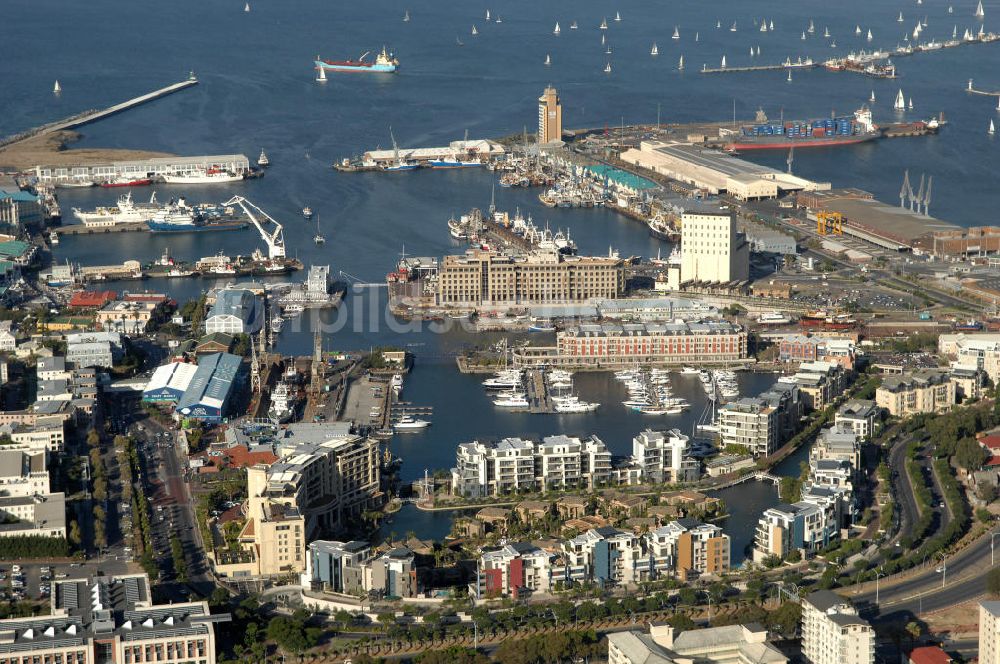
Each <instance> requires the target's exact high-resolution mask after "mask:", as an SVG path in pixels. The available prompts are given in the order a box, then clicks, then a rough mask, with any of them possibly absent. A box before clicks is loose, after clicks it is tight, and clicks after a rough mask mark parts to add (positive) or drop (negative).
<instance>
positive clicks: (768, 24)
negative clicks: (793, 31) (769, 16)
mask: <svg viewBox="0 0 1000 664" xmlns="http://www.w3.org/2000/svg"><path fill="white" fill-rule="evenodd" d="M767 29H768V30H770V31H771V32H774V21H773V20H771V21H768V22H767Z"/></svg>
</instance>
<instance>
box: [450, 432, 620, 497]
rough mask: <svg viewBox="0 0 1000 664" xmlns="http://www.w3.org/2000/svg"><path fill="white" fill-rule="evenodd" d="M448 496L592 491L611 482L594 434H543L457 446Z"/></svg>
mask: <svg viewBox="0 0 1000 664" xmlns="http://www.w3.org/2000/svg"><path fill="white" fill-rule="evenodd" d="M451 478H452V484H451V486H452V492H453V493H454V494H455V495H460V496H466V497H482V496H495V495H501V494H505V493H511V492H515V491H540V490H550V489H567V488H594V487H598V486H604V485H607V484H608V483H609V482H610V480H611V452H609V451H608V449H607V446H605V444H604V443H603V442H602V441H601V440H600V439H599V438H597V437H596V436H591V437H590V438H587V439H580V438H573V437H569V436H564V435H558V436H548V437H546V438H544V439H543V440H542V442H541V443H537V442H533V441H529V440H524V439H521V438H504V439H503V440H501V441H500V442H498V443H481V442H479V441H473V442H471V443H462V444H461V445H459V446H458V452H457V455H456V459H455V467H454V468H452V469H451Z"/></svg>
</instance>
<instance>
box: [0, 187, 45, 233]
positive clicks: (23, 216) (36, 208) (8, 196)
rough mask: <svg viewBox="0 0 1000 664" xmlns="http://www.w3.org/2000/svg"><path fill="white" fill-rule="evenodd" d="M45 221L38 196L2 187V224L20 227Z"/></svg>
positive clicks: (0, 205) (0, 192)
mask: <svg viewBox="0 0 1000 664" xmlns="http://www.w3.org/2000/svg"><path fill="white" fill-rule="evenodd" d="M42 221H43V215H42V205H41V203H40V202H39V200H38V196H36V195H35V194H32V193H30V192H27V191H21V190H20V189H15V188H13V187H8V186H6V185H5V186H4V187H0V224H9V225H11V226H20V225H22V224H28V223H41V222H42Z"/></svg>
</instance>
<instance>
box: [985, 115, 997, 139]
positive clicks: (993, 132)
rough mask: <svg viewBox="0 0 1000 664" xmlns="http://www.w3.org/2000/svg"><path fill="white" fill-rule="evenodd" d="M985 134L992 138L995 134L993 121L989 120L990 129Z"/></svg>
mask: <svg viewBox="0 0 1000 664" xmlns="http://www.w3.org/2000/svg"><path fill="white" fill-rule="evenodd" d="M987 133H988V134H989V135H990V136H992V135H994V134H995V133H997V130H996V127H994V126H993V120H992V119H991V120H990V128H989V131H988V132H987Z"/></svg>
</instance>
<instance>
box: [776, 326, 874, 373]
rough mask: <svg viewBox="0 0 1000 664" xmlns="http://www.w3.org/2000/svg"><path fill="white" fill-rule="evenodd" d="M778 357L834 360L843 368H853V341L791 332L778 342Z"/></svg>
mask: <svg viewBox="0 0 1000 664" xmlns="http://www.w3.org/2000/svg"><path fill="white" fill-rule="evenodd" d="M778 359H779V360H781V361H782V362H815V361H817V360H819V361H823V362H836V363H837V364H839V365H841V366H842V367H843V368H844V369H847V370H851V369H853V368H854V360H855V348H854V341H853V340H852V339H850V338H843V337H824V336H815V335H808V334H793V335H790V336H785V337H782V339H781V341H780V342H779V343H778Z"/></svg>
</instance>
